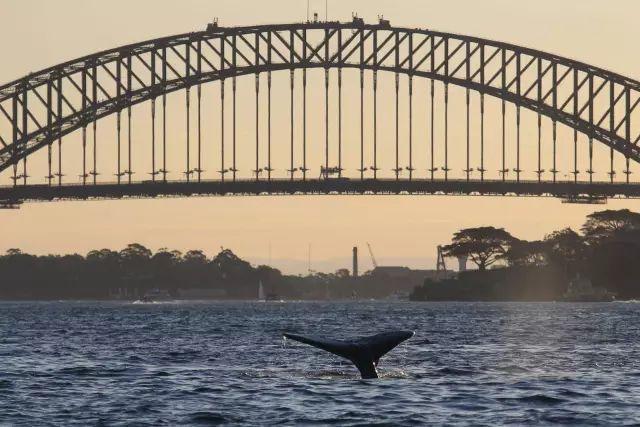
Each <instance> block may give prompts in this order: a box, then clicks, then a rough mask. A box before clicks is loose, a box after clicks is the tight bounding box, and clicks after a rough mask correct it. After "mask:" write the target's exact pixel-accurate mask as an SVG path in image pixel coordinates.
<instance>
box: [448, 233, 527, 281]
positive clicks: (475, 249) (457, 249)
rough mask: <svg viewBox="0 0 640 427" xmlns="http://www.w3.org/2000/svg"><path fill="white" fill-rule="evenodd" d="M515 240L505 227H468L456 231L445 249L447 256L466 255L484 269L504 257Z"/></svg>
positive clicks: (479, 267)
mask: <svg viewBox="0 0 640 427" xmlns="http://www.w3.org/2000/svg"><path fill="white" fill-rule="evenodd" d="M514 241H515V239H514V237H513V236H511V234H509V233H508V232H506V231H505V230H504V229H503V228H495V227H478V228H467V229H464V230H460V231H458V232H457V233H455V234H454V236H453V239H452V242H451V244H450V245H447V246H445V247H444V248H443V251H444V254H445V256H450V257H458V256H466V257H468V258H469V259H470V260H471V261H472V262H473V263H474V264H476V265H477V266H478V269H480V270H481V271H484V270H486V269H487V267H489V266H491V265H493V264H494V263H495V262H497V261H499V260H500V259H501V258H502V257H504V255H505V254H506V253H507V250H508V249H509V247H510V245H511V244H512V243H513V242H514Z"/></svg>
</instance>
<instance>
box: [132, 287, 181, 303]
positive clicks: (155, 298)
mask: <svg viewBox="0 0 640 427" xmlns="http://www.w3.org/2000/svg"><path fill="white" fill-rule="evenodd" d="M172 300H173V297H172V296H171V294H170V293H169V291H167V290H166V289H159V288H153V289H149V290H148V291H147V292H145V294H144V295H143V296H142V298H140V302H144V303H153V302H160V301H172Z"/></svg>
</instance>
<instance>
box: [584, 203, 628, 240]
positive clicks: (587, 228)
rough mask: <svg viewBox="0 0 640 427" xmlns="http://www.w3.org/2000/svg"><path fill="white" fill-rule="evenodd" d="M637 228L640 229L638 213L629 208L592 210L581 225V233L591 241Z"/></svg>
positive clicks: (604, 238)
mask: <svg viewBox="0 0 640 427" xmlns="http://www.w3.org/2000/svg"><path fill="white" fill-rule="evenodd" d="M637 230H640V213H637V212H632V211H630V210H629V209H620V210H605V211H600V212H594V213H592V214H590V215H588V216H587V221H586V222H585V223H584V225H583V226H582V233H583V234H584V236H585V237H586V239H587V240H588V241H589V242H591V243H598V242H601V241H602V240H606V239H609V238H611V237H615V236H619V235H621V234H623V233H629V232H632V231H637Z"/></svg>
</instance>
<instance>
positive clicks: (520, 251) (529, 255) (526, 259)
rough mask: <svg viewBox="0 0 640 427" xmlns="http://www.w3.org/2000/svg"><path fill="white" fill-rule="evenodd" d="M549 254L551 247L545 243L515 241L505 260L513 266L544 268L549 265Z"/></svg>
mask: <svg viewBox="0 0 640 427" xmlns="http://www.w3.org/2000/svg"><path fill="white" fill-rule="evenodd" d="M548 254H549V245H548V244H547V243H546V242H544V241H540V240H537V241H533V242H528V241H526V240H516V239H514V240H513V241H512V242H511V245H510V246H509V248H508V250H507V251H506V253H505V254H504V257H503V259H505V260H506V261H507V263H508V264H509V265H512V266H520V267H542V266H544V265H547V262H548V257H549V255H548Z"/></svg>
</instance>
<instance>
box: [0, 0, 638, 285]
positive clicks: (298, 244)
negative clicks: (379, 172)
mask: <svg viewBox="0 0 640 427" xmlns="http://www.w3.org/2000/svg"><path fill="white" fill-rule="evenodd" d="M328 6H329V19H331V20H349V19H350V18H351V13H352V12H358V13H359V14H360V15H361V16H363V17H364V18H365V19H366V20H367V21H373V20H375V18H376V15H378V14H384V15H385V17H386V18H388V19H390V20H391V22H392V24H396V25H401V26H408V27H424V28H432V29H437V30H443V31H450V32H454V33H464V34H470V35H476V36H480V37H486V38H490V39H496V40H503V41H507V42H511V43H515V44H520V45H523V46H529V47H535V48H538V49H541V50H546V51H550V52H553V53H556V54H559V55H563V56H567V57H571V58H574V59H578V60H582V61H584V62H587V63H591V64H594V65H598V66H601V67H604V68H607V69H611V70H614V71H616V72H619V73H621V74H623V75H627V76H630V77H632V78H635V79H638V78H640V72H639V71H638V70H640V56H639V55H637V40H639V39H640V27H638V25H637V22H636V20H637V16H639V13H640V3H639V2H638V1H637V0H611V1H608V2H603V1H601V0H560V1H558V0H538V1H535V2H533V1H514V0H483V1H476V0H448V1H435V0H405V1H402V2H398V1H384V0H366V1H365V0H358V1H356V0H353V1H348V0H342V1H336V0H329V3H328ZM311 8H312V10H318V11H319V12H321V14H323V13H324V2H322V1H311ZM305 14H306V1H304V0H272V1H268V2H267V1H248V0H244V1H243V0H233V1H231V0H228V1H224V0H217V1H205V0H181V1H165V0H136V1H131V0H110V1H108V2H106V1H97V0H56V1H50V0H0V18H1V20H2V22H3V24H2V25H1V26H0V57H1V58H2V67H0V82H7V81H10V80H13V79H15V78H18V77H21V76H23V75H24V74H26V73H28V72H30V71H35V70H38V69H41V68H44V67H47V66H49V65H53V64H56V63H59V62H62V61H65V60H69V59H72V58H75V57H79V56H81V55H85V54H88V53H93V52H96V51H99V50H104V49H108V48H112V47H116V46H119V45H123V44H128V43H132V42H136V41H142V40H146V39H151V38H155V37H159V36H165V35H170V34H175V33H182V32H189V31H196V30H200V29H203V28H204V27H205V25H206V23H207V22H208V21H210V20H212V19H213V18H214V17H218V18H219V19H220V21H221V23H222V24H223V25H228V26H231V25H245V24H262V23H280V22H292V21H296V22H297V21H301V20H303V19H304V17H305ZM320 77H321V76H312V78H315V79H316V86H317V87H318V89H317V90H319V89H320V88H321V85H320V84H319V83H320V82H321V80H320ZM353 77H354V76H351V77H349V76H347V77H346V78H347V82H346V84H347V85H348V88H346V89H345V91H346V93H347V97H348V95H349V93H350V91H351V92H353V91H357V85H356V80H355V79H354V78H353ZM274 79H279V80H276V81H275V83H274V85H275V87H274V91H275V92H274V93H276V94H277V93H278V92H277V91H278V90H280V89H279V88H282V90H286V76H284V77H282V76H281V77H277V78H276V77H274ZM349 79H351V80H349ZM247 81H248V82H249V83H251V84H252V82H251V78H248V80H247ZM391 82H392V80H391V78H386V80H383V83H382V85H383V86H384V85H386V87H387V89H388V88H390V87H391ZM418 84H419V83H416V85H418ZM420 84H423V85H424V83H420ZM245 86H246V87H245V88H244V89H242V88H241V89H240V90H246V91H247V92H246V93H247V94H248V95H249V94H251V92H249V88H250V85H245ZM212 88H213V89H211V92H210V93H209V92H208V95H207V96H209V97H211V99H215V96H216V95H215V94H216V93H217V92H215V91H216V90H218V86H216V84H213V85H212ZM425 88H426V87H422V89H421V90H424V89H425ZM205 90H207V89H205ZM383 90H384V88H383ZM314 91H316V89H312V90H311V94H310V97H311V99H312V103H313V99H314V97H316V96H320V95H321V93H322V92H320V91H316V92H314ZM281 93H283V94H284V93H287V92H286V91H285V92H281ZM354 93H355V92H354ZM391 94H392V92H390V91H387V92H383V94H382V96H383V99H382V103H383V104H384V97H385V96H391ZM460 94H461V93H457V94H456V92H455V91H454V94H453V95H452V96H453V97H454V100H453V101H452V102H456V101H455V99H456V98H455V97H456V96H459V95H460ZM180 96H183V95H178V97H177V98H175V99H174V100H173V101H172V102H174V103H175V104H176V107H175V108H178V102H179V100H181V99H183V98H180ZM283 98H284V99H285V100H286V99H287V97H286V96H283ZM247 99H248V100H247V101H246V105H245V104H242V102H243V101H241V105H240V110H241V112H242V111H245V110H247V111H248V110H250V107H251V105H252V104H251V102H252V99H251V97H250V96H247ZM321 99H322V98H321ZM389 99H391V98H389ZM275 104H276V105H274V109H275V111H274V115H275V117H276V119H277V118H278V117H282V118H284V117H286V112H287V111H288V103H287V102H286V101H282V102H280V101H278V100H277V95H276V101H275ZM354 105H356V104H354ZM321 107H322V104H321V103H314V105H312V106H311V107H310V114H311V115H314V113H315V110H314V108H320V109H318V110H317V111H318V114H319V111H321ZM494 107H495V105H494ZM140 108H141V110H140V112H139V113H138V114H142V112H143V111H146V110H144V108H148V107H145V106H141V107H140ZM207 108H210V109H209V110H205V113H206V114H211V115H213V116H215V114H216V112H217V110H215V108H217V107H207ZM381 108H382V109H383V112H382V114H383V116H384V108H385V107H384V106H383V107H381ZM404 108H405V107H404V106H403V109H404ZM421 108H424V107H420V106H417V107H416V114H417V115H418V116H420V114H421V113H422V114H423V113H424V112H426V110H423V109H421ZM489 108H490V109H491V108H492V107H491V106H490V107H489ZM389 111H391V110H389ZM403 111H404V110H403ZM348 114H349V113H348V112H347V115H348ZM248 117H251V116H250V115H249V116H248ZM531 119H532V117H528V118H527V117H525V127H526V126H529V125H530V124H531V123H533V122H532V121H531ZM142 120H146V119H144V118H141V121H142ZM346 120H347V121H349V117H347V118H346ZM527 121H529V122H527ZM351 122H353V121H351ZM136 123H139V122H136ZM282 123H287V122H286V121H284V122H282ZM454 123H455V121H454ZM527 123H529V125H527ZM352 125H353V123H347V124H346V129H345V139H347V140H348V139H349V138H350V137H352V136H353V137H354V138H355V137H356V135H357V134H356V128H357V126H352ZM101 126H103V125H101ZM142 126H143V125H141V127H142ZM172 126H173V128H172V129H170V133H171V135H175V138H176V139H178V134H179V126H178V125H177V124H172ZM205 126H206V129H205V132H215V126H216V124H215V123H213V122H212V123H207V124H206V125H205ZM310 126H311V129H310V133H311V134H315V133H317V131H319V130H320V129H321V121H316V122H314V123H312V124H310ZM334 126H335V124H332V130H334ZM488 126H489V128H490V129H489V130H488V132H489V135H492V133H491V132H493V131H495V129H494V128H496V126H497V123H489V125H488ZM106 127H108V125H104V126H103V128H106ZM454 127H455V126H454ZM492 129H493V130H492ZM526 129H529V131H530V132H529V134H527V135H525V141H533V140H534V139H533V137H532V136H531V134H532V133H533V132H532V131H533V128H532V127H530V128H526ZM526 129H525V133H527V131H526ZM103 132H104V133H103V134H101V136H102V137H103V139H104V138H106V139H108V138H109V137H111V136H112V132H113V131H112V130H107V129H105V130H103ZM136 132H142V130H139V129H136ZM253 132H254V131H253V127H252V125H243V126H241V129H239V138H240V139H241V140H242V139H243V138H244V139H251V137H252V133H253ZM274 132H275V138H276V139H277V137H278V135H280V134H282V135H286V133H287V132H288V130H287V128H286V127H284V126H282V127H278V128H277V129H275V131H274ZM380 132H381V139H382V140H384V141H387V140H390V135H391V134H390V132H392V128H391V123H386V124H385V123H383V124H382V125H381V131H380ZM403 132H405V131H404V130H403ZM463 132H464V129H463V128H461V127H455V129H454V130H452V139H456V140H457V139H460V138H458V137H460V136H461V135H462V134H463ZM136 135H139V138H138V139H142V138H143V134H142V133H139V134H136ZM403 135H404V134H403ZM423 135H426V128H424V127H422V125H421V124H420V123H418V124H417V125H416V139H417V140H423V139H424V138H421V136H423ZM562 135H565V136H566V137H569V136H570V134H569V133H567V132H566V131H565V133H564V134H561V137H563V136H562ZM71 139H72V141H70V142H69V146H73V144H77V137H76V139H75V142H74V141H73V138H71ZM489 139H491V136H489ZM105 143H106V141H105ZM141 147H142V148H139V149H140V150H142V149H144V147H143V146H142V145H141ZM172 149H173V148H172ZM137 150H138V148H137ZM176 150H177V148H176ZM385 150H387V149H386V148H384V147H383V152H386V151H385ZM527 152H528V151H526V150H525V154H526V153H527ZM351 153H352V154H354V153H355V152H351ZM529 153H532V151H529ZM350 155H351V154H349V153H347V154H345V156H346V157H347V158H350V157H349V156H350ZM563 155H564V156H566V155H567V152H565V153H564V154H563ZM488 157H496V156H495V155H491V153H489V155H488ZM108 160H110V159H109V158H108V156H107V159H105V162H106V161H108ZM36 162H37V160H36ZM417 162H418V166H421V165H420V163H419V162H420V160H417ZM425 162H426V160H425ZM475 162H476V161H475V160H474V163H475ZM249 164H250V163H249ZM383 166H385V168H386V169H390V166H391V164H389V167H387V164H384V165H383ZM424 166H426V163H425V165H424ZM473 166H477V165H475V164H474V165H473ZM69 167H70V168H71V167H72V166H69ZM105 167H106V166H105ZM179 167H180V166H178V165H176V166H175V167H174V168H173V170H174V171H178V170H179ZM456 167H457V166H456ZM103 168H104V167H103ZM209 169H210V170H211V171H213V170H215V167H213V166H212V167H210V168H209ZM245 169H247V170H249V167H248V166H247V167H246V168H245ZM281 169H284V166H282V167H281ZM565 169H566V168H565ZM585 169H586V168H585ZM621 169H622V168H621V167H620V168H619V170H621ZM532 170H533V168H532V167H530V168H528V172H529V173H532V172H531V171H532ZM599 172H600V173H601V174H604V173H605V172H606V170H605V168H604V167H601V168H600V170H599ZM73 173H75V172H73ZM73 173H72V172H69V174H70V175H72V174H73ZM142 173H143V171H140V174H142ZM492 173H495V171H494V172H492ZM105 175H108V174H107V173H106V172H105ZM636 178H637V177H636ZM2 183H3V184H5V185H6V183H7V182H6V174H5V176H4V178H3V181H2ZM608 207H609V208H621V207H628V208H631V209H638V208H639V207H640V203H638V202H637V201H612V202H610V203H609V205H608ZM596 208H597V209H599V208H601V206H599V207H596ZM592 210H594V207H590V206H571V205H562V204H561V203H560V202H559V201H557V200H554V199H531V198H480V197H468V198H455V197H408V196H399V197H368V196H367V197H248V198H224V199H223V198H192V199H172V200H135V201H101V202H82V203H76V202H64V203H46V204H27V205H25V206H24V207H23V208H22V209H21V210H18V211H0V224H1V225H0V230H1V233H0V250H5V249H7V248H12V247H19V248H22V249H23V250H26V251H30V252H36V253H49V252H53V253H64V252H80V253H84V252H86V251H87V250H89V249H92V248H98V247H109V248H113V249H117V248H121V247H123V246H124V245H125V244H127V243H129V242H134V241H136V242H140V243H143V244H145V245H147V246H149V247H150V248H152V249H158V248H160V247H170V248H178V249H181V250H184V249H189V248H202V249H204V250H205V251H206V252H207V253H209V254H214V253H215V252H216V251H217V250H218V249H219V248H220V246H224V247H229V248H231V249H233V250H234V251H236V252H237V253H238V254H239V255H240V256H243V257H246V258H248V259H249V260H252V261H254V262H257V261H266V260H267V259H268V258H269V254H271V258H272V259H273V260H274V262H275V263H276V264H277V265H279V266H282V267H284V268H285V269H289V270H291V271H296V272H297V271H302V270H303V269H305V268H306V259H307V253H308V247H309V245H311V247H312V267H313V268H314V269H325V270H333V269H336V268H338V267H340V266H349V264H350V253H351V247H352V246H353V245H359V246H360V249H361V253H362V256H363V257H364V259H363V260H362V264H363V265H364V268H365V269H366V268H368V266H369V265H370V264H369V260H368V257H367V256H366V242H371V244H372V246H373V248H374V251H375V254H376V257H377V258H378V262H379V263H380V264H404V263H407V264H410V265H412V266H415V267H431V266H433V260H434V257H435V246H436V245H437V244H439V243H446V242H447V241H448V240H449V239H450V236H451V234H452V233H453V232H454V231H456V230H457V229H459V228H461V227H467V226H477V225H496V226H504V227H506V228H507V229H509V230H510V231H511V232H513V233H514V234H515V235H516V236H518V237H521V238H528V239H534V238H541V237H542V236H543V235H544V234H546V233H548V232H550V231H552V230H554V229H557V228H560V227H564V226H572V227H579V225H580V224H581V223H582V222H583V220H584V216H585V215H586V214H588V213H589V212H591V211H592ZM269 248H271V249H270V250H269ZM296 260H297V261H296Z"/></svg>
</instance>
